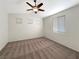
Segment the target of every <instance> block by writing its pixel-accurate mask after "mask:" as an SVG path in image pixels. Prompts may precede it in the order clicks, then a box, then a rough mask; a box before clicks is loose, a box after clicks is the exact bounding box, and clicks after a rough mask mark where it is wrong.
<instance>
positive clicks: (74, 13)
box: [44, 5, 79, 51]
mask: <svg viewBox="0 0 79 59" xmlns="http://www.w3.org/2000/svg"><path fill="white" fill-rule="evenodd" d="M62 15H66V19H65V30H66V32H64V33H54V32H53V20H54V19H55V18H56V17H58V16H62ZM44 35H45V37H47V38H49V39H51V40H54V41H56V42H58V43H61V44H63V45H65V46H67V47H69V48H72V49H74V50H77V51H79V5H78V6H75V7H73V8H70V9H68V10H65V11H62V12H60V13H57V14H55V15H52V16H49V17H46V18H44Z"/></svg>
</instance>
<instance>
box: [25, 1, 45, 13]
mask: <svg viewBox="0 0 79 59" xmlns="http://www.w3.org/2000/svg"><path fill="white" fill-rule="evenodd" d="M34 2H35V6H33V5H31V4H30V3H29V2H26V3H27V4H28V5H29V6H30V7H32V9H27V11H31V10H33V11H34V12H35V14H37V12H38V11H45V10H43V9H40V7H41V6H42V5H43V3H40V4H39V5H36V0H34Z"/></svg>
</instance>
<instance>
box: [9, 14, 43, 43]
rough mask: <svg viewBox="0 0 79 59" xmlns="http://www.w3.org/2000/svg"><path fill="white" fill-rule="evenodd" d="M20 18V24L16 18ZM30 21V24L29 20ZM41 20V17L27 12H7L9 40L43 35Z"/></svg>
mask: <svg viewBox="0 0 79 59" xmlns="http://www.w3.org/2000/svg"><path fill="white" fill-rule="evenodd" d="M17 18H21V19H22V21H23V22H22V24H17V23H16V19H17ZM30 21H32V22H33V23H32V24H29V22H30ZM42 26H43V22H42V19H41V18H38V17H35V16H33V15H32V16H31V15H27V14H9V41H10V42H11V41H18V40H24V39H31V38H37V37H42V36H43V30H42V29H43V27H42Z"/></svg>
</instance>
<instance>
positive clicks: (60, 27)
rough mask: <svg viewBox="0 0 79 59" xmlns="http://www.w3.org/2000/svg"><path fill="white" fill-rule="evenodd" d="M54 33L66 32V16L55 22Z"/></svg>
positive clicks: (58, 18)
mask: <svg viewBox="0 0 79 59" xmlns="http://www.w3.org/2000/svg"><path fill="white" fill-rule="evenodd" d="M54 32H65V15H64V16H60V17H57V19H55V20H54Z"/></svg>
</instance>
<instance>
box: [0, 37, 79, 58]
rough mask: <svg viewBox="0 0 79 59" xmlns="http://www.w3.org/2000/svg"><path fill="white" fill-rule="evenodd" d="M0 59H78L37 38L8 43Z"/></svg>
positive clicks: (55, 44) (60, 48) (52, 43)
mask: <svg viewBox="0 0 79 59" xmlns="http://www.w3.org/2000/svg"><path fill="white" fill-rule="evenodd" d="M0 59H78V54H77V53H76V52H74V51H73V50H71V49H68V48H66V47H63V46H62V45H59V44H57V43H55V42H53V41H51V40H49V39H46V38H38V39H31V40H24V41H18V42H11V43H8V45H7V46H6V47H5V48H4V49H3V50H2V52H1V56H0Z"/></svg>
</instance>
